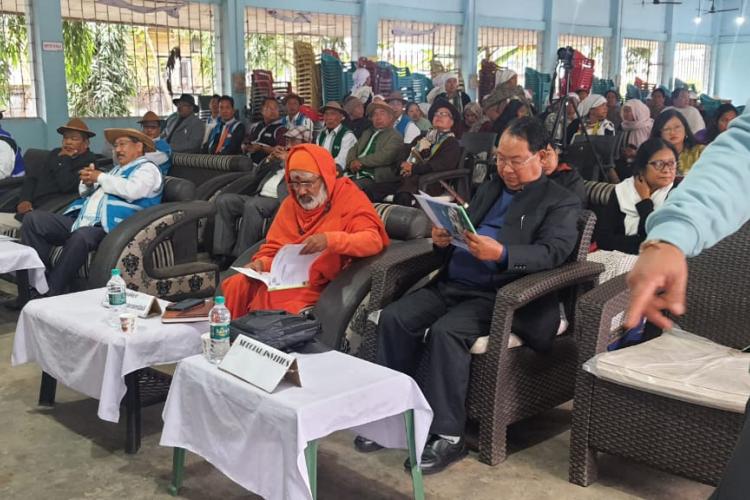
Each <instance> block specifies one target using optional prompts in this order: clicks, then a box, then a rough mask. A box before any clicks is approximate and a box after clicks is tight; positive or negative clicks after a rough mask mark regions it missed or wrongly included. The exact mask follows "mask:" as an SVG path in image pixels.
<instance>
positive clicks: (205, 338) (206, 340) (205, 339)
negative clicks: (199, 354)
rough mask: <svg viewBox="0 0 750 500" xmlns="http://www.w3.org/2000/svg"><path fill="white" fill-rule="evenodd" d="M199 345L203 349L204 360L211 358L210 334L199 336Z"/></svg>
mask: <svg viewBox="0 0 750 500" xmlns="http://www.w3.org/2000/svg"><path fill="white" fill-rule="evenodd" d="M201 345H202V347H203V355H204V356H205V357H206V359H210V358H211V356H210V354H211V334H210V333H204V334H203V335H201Z"/></svg>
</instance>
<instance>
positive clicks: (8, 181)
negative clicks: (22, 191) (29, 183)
mask: <svg viewBox="0 0 750 500" xmlns="http://www.w3.org/2000/svg"><path fill="white" fill-rule="evenodd" d="M22 184H23V176H20V177H8V178H5V179H3V180H1V181H0V192H2V191H6V190H8V189H15V188H20V187H21V185H22Z"/></svg>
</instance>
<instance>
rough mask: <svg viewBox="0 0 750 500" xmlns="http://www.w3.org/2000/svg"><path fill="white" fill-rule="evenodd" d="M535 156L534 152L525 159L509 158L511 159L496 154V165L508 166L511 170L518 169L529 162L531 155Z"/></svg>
mask: <svg viewBox="0 0 750 500" xmlns="http://www.w3.org/2000/svg"><path fill="white" fill-rule="evenodd" d="M535 156H536V153H534V154H533V155H531V156H529V157H528V158H526V159H525V160H520V159H518V158H511V159H508V158H503V157H502V156H500V155H497V166H498V167H500V168H504V167H505V166H509V167H510V168H512V169H513V170H520V169H521V168H523V167H524V166H526V164H527V163H529V161H530V160H531V159H532V158H533V157H535Z"/></svg>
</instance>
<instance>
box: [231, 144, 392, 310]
mask: <svg viewBox="0 0 750 500" xmlns="http://www.w3.org/2000/svg"><path fill="white" fill-rule="evenodd" d="M336 175H337V170H336V164H335V163H334V160H333V156H331V153H329V152H328V150H327V149H324V148H322V147H320V146H317V145H314V144H302V145H300V146H295V147H294V148H292V149H291V151H289V154H288V156H287V162H286V168H285V176H284V178H285V180H286V183H287V186H288V187H289V193H290V194H289V196H287V197H286V198H285V199H284V201H283V202H282V203H281V206H280V207H279V211H278V213H277V214H276V217H275V218H274V220H273V222H272V223H271V227H270V228H269V230H268V235H267V236H266V242H265V243H264V244H263V245H262V246H261V247H260V249H259V250H258V252H257V253H256V254H255V255H253V257H252V258H253V260H252V262H250V263H249V264H247V265H246V267H249V268H251V269H253V270H254V271H256V272H268V271H270V270H271V266H272V265H273V259H274V257H275V256H276V254H277V253H278V251H279V250H280V249H281V248H282V247H283V246H285V245H292V244H303V245H304V248H303V249H302V251H301V253H303V254H312V253H317V252H322V253H321V254H320V256H319V257H318V258H316V259H315V261H313V263H312V265H311V266H310V274H309V276H310V281H309V283H308V284H307V285H306V286H305V287H303V288H294V289H288V290H274V291H269V290H268V288H267V287H266V285H265V283H263V282H261V281H258V280H255V279H252V278H249V277H247V276H245V275H244V274H237V275H234V276H232V277H231V278H228V279H226V280H224V282H223V283H222V285H221V288H222V290H223V293H224V296H225V297H226V304H227V308H228V309H229V311H230V312H231V314H232V318H233V319H235V318H238V317H240V316H243V315H245V314H247V313H248V312H250V311H257V310H273V309H277V310H278V309H280V310H284V311H287V312H290V313H292V314H297V313H299V312H300V311H301V310H302V309H305V308H307V307H310V306H313V305H315V303H316V302H317V301H318V298H319V297H320V294H321V293H322V292H323V290H324V289H325V287H326V285H327V284H328V283H330V282H331V281H332V280H333V279H335V278H336V276H337V275H338V273H339V272H341V271H342V270H343V269H344V268H346V267H347V266H348V265H349V264H350V263H351V261H352V259H354V258H361V257H369V256H371V255H375V254H377V253H378V252H380V251H381V250H382V249H383V248H385V247H386V246H388V244H389V242H390V240H389V239H388V235H387V234H386V232H385V226H384V225H383V221H382V219H381V218H380V217H379V216H378V214H377V213H376V212H375V209H374V208H373V206H372V203H371V202H370V200H368V199H367V196H366V195H365V194H364V192H363V191H362V190H361V189H360V188H359V187H357V185H356V184H354V182H353V181H352V180H351V179H349V178H348V177H339V178H336Z"/></svg>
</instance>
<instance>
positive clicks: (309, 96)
mask: <svg viewBox="0 0 750 500" xmlns="http://www.w3.org/2000/svg"><path fill="white" fill-rule="evenodd" d="M294 68H295V70H296V71H297V79H296V82H295V91H296V93H297V95H299V96H300V97H302V98H303V99H304V100H305V103H307V104H308V105H309V106H311V107H312V108H313V109H318V108H319V107H320V97H319V96H320V73H319V70H318V69H317V68H316V64H315V52H313V47H312V44H310V43H308V42H300V41H296V42H294Z"/></svg>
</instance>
